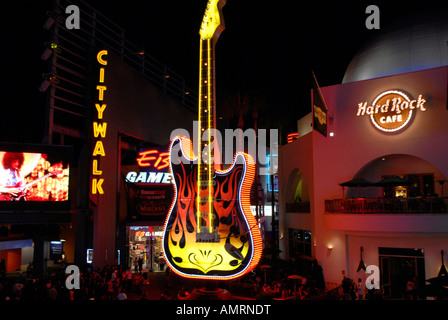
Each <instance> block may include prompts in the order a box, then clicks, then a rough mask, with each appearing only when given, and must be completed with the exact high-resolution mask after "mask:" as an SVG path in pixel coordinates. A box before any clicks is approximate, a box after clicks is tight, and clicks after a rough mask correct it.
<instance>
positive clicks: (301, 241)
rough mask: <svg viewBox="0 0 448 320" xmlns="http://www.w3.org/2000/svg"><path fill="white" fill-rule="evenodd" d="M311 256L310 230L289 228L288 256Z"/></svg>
mask: <svg viewBox="0 0 448 320" xmlns="http://www.w3.org/2000/svg"><path fill="white" fill-rule="evenodd" d="M301 255H306V256H309V257H311V231H309V230H299V229H289V256H290V257H295V256H301Z"/></svg>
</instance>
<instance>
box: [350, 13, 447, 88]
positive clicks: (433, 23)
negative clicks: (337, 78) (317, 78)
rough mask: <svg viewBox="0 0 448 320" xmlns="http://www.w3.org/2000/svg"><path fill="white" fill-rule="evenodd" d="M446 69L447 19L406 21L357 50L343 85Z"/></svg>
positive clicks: (444, 15) (431, 17)
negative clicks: (401, 74) (434, 69)
mask: <svg viewBox="0 0 448 320" xmlns="http://www.w3.org/2000/svg"><path fill="white" fill-rule="evenodd" d="M445 65H448V15H447V14H446V13H445V14H440V13H439V14H436V15H434V14H432V15H429V16H428V15H425V18H422V15H419V16H415V17H412V18H408V19H406V20H404V21H402V22H400V23H399V24H398V25H397V26H395V27H392V28H388V29H387V30H386V29H385V32H382V33H381V35H379V36H378V37H377V38H375V39H374V40H373V41H371V42H369V43H368V44H367V45H366V46H365V47H364V48H362V49H361V50H359V51H358V52H357V53H356V55H355V57H354V58H353V59H352V61H351V62H350V64H349V66H348V68H347V70H346V72H345V75H344V78H343V80H342V82H343V83H346V82H352V81H360V80H366V79H373V78H378V77H384V76H390V75H395V74H400V73H406V72H412V71H419V70H424V69H430V68H437V67H441V66H445Z"/></svg>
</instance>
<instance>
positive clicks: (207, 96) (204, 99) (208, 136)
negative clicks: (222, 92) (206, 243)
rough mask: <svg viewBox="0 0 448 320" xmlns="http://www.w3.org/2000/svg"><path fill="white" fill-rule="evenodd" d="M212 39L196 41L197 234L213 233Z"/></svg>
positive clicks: (213, 90)
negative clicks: (197, 87)
mask: <svg viewBox="0 0 448 320" xmlns="http://www.w3.org/2000/svg"><path fill="white" fill-rule="evenodd" d="M214 72H215V66H214V42H213V39H201V40H200V54H199V110H198V112H199V115H198V121H199V129H198V130H199V134H198V137H199V141H198V144H197V145H198V146H199V150H198V151H197V155H198V181H197V182H198V199H197V208H198V212H197V221H198V224H197V226H198V230H197V231H198V233H212V232H213V188H212V184H213V175H214V164H213V156H214V151H215V150H214V147H213V132H212V130H214V129H215V128H216V125H215V124H216V123H215V112H216V108H215V93H214V92H215V81H214Z"/></svg>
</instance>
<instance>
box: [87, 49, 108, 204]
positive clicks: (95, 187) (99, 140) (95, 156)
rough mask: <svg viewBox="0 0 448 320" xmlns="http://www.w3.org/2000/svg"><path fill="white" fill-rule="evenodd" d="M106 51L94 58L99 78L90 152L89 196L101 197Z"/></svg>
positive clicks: (104, 135)
mask: <svg viewBox="0 0 448 320" xmlns="http://www.w3.org/2000/svg"><path fill="white" fill-rule="evenodd" d="M106 56H107V50H101V51H99V52H98V54H97V56H96V61H97V63H98V64H99V77H98V82H97V84H96V87H95V90H96V93H97V101H95V111H94V113H93V114H94V117H93V119H94V120H93V122H92V130H93V136H92V137H93V144H94V147H93V151H92V166H91V168H92V171H91V184H90V187H91V189H90V193H91V195H102V194H104V190H103V183H104V178H103V171H102V170H101V165H100V163H101V160H102V159H104V157H105V156H106V150H105V149H104V144H103V139H105V138H106V130H107V122H105V121H103V118H104V112H105V110H106V108H107V104H106V103H104V97H105V94H106V90H107V86H106V85H105V74H106V71H105V70H106V66H107V60H106V59H105V57H106Z"/></svg>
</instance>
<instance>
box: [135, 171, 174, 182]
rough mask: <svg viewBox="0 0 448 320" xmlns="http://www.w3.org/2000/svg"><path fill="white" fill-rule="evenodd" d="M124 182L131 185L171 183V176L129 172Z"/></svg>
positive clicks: (164, 173) (161, 173)
mask: <svg viewBox="0 0 448 320" xmlns="http://www.w3.org/2000/svg"><path fill="white" fill-rule="evenodd" d="M126 180H127V181H129V182H132V183H172V175H171V173H169V172H145V171H141V172H135V171H129V172H128V174H127V175H126Z"/></svg>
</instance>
